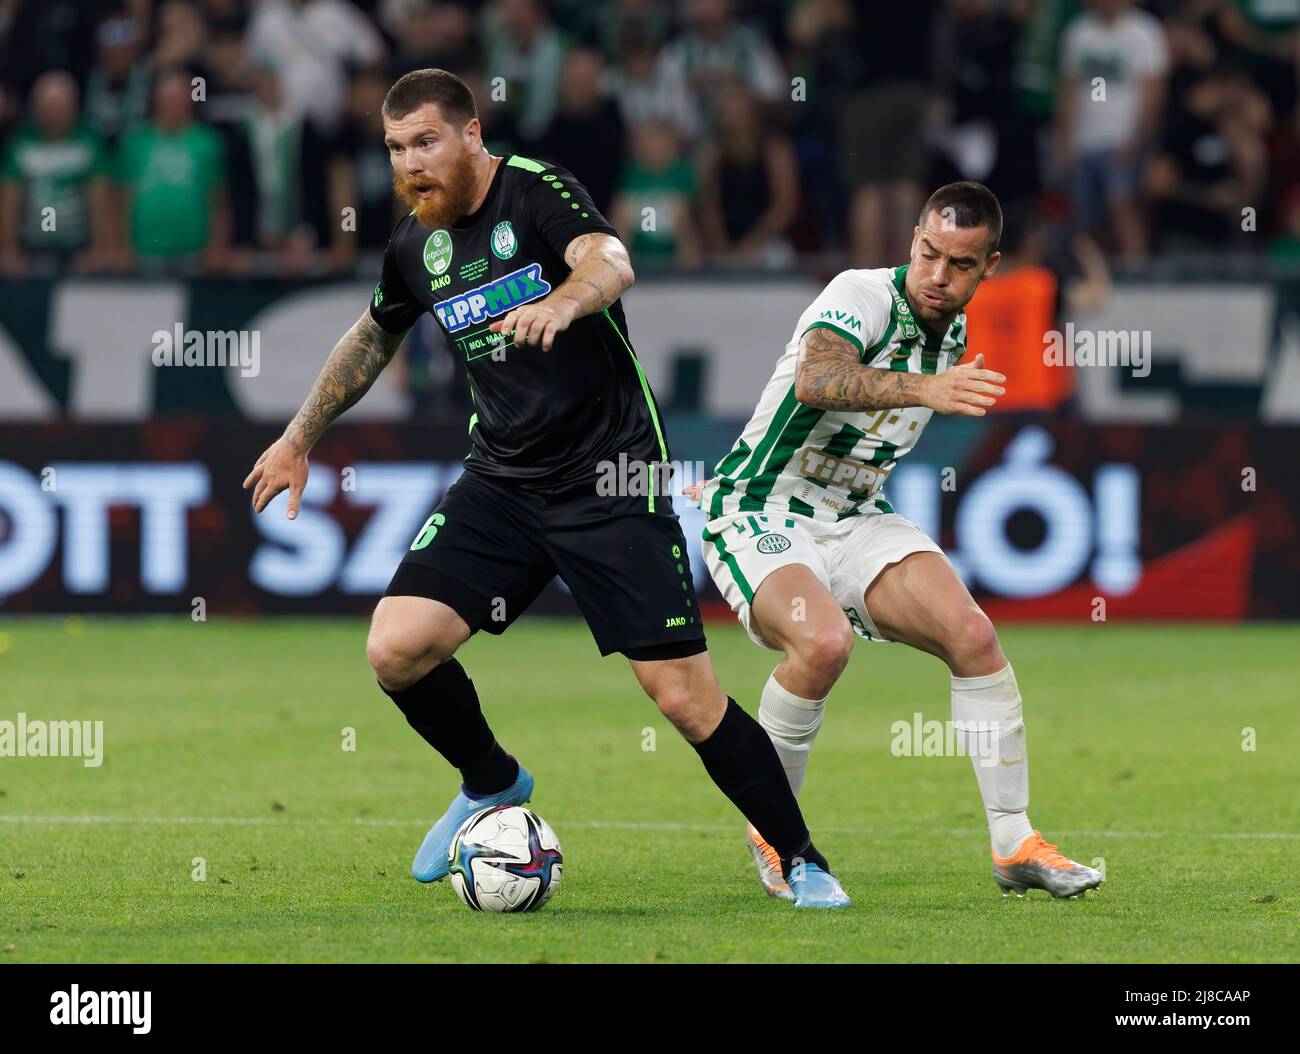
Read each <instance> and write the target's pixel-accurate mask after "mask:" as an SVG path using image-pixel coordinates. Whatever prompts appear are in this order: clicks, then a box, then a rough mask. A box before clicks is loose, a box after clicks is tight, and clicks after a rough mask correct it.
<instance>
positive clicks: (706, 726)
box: [652, 684, 717, 742]
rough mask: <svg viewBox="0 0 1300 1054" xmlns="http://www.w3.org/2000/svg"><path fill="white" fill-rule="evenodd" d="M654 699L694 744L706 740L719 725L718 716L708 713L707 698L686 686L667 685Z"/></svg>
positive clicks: (667, 716)
mask: <svg viewBox="0 0 1300 1054" xmlns="http://www.w3.org/2000/svg"><path fill="white" fill-rule="evenodd" d="M652 698H653V699H654V701H655V706H657V707H658V708H659V712H660V713H661V714H663V715H664V717H666V718H667V719H668V720H669V721H670V722H671V723H672V725H673V727H674V728H676V729H677V730H678V731H679V732H681V733H682V735H684V736H685V737H686V738H687V739H688V740H691V741H692V742H696V741H698V740H700V739H703V738H705V737H706V736H707V735H708V733H709V732H710V731H711V730H712V729H713V728H714V727H715V726H716V725H717V715H716V714H711V713H709V712H708V707H707V706H706V705H705V702H706V700H705V698H704V697H703V696H702V695H700V694H699V693H697V692H691V691H689V690H688V689H687V687H686V686H685V685H681V684H675V685H665V686H663V687H661V688H659V689H657V690H656V691H655V692H654V694H653V696H652Z"/></svg>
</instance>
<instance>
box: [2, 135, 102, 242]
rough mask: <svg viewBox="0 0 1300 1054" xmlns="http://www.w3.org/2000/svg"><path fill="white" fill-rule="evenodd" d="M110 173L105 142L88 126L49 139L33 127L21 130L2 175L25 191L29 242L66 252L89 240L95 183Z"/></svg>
mask: <svg viewBox="0 0 1300 1054" xmlns="http://www.w3.org/2000/svg"><path fill="white" fill-rule="evenodd" d="M105 174H106V161H105V157H104V144H103V143H102V141H101V140H100V139H99V137H98V136H96V135H95V134H94V133H93V132H91V131H89V130H88V129H85V128H77V129H74V130H73V131H72V132H70V133H69V134H68V135H66V136H63V137H62V138H60V139H47V138H45V137H44V136H43V135H42V134H41V133H40V131H39V130H38V129H36V128H33V127H25V128H22V129H20V130H19V131H18V132H16V133H15V134H14V137H13V139H12V140H11V141H10V143H9V149H8V150H6V151H5V153H4V159H3V162H0V179H3V180H4V182H6V183H16V184H18V186H19V187H20V188H21V190H22V201H21V204H20V205H19V221H18V227H19V238H20V240H21V242H22V244H23V246H24V247H25V248H27V249H30V250H33V251H40V250H43V249H54V250H66V249H79V248H81V247H83V246H85V245H86V244H87V243H89V241H90V182H91V180H94V179H97V178H100V177H102V176H104V175H105ZM47 210H53V211H47Z"/></svg>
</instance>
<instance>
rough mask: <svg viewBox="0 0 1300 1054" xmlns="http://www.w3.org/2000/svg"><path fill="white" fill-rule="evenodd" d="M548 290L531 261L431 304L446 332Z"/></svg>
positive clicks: (540, 271) (533, 298)
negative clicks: (506, 273)
mask: <svg viewBox="0 0 1300 1054" xmlns="http://www.w3.org/2000/svg"><path fill="white" fill-rule="evenodd" d="M550 291H551V284H550V283H549V282H548V281H547V280H546V279H545V278H543V277H542V265H541V264H538V263H530V264H526V265H525V266H523V267H521V268H519V270H517V271H511V272H510V274H508V275H505V276H503V277H501V278H494V279H493V280H492V281H490V282H485V283H483V285H479V286H475V287H474V288H473V289H470V290H468V291H467V292H464V293H457V294H456V295H455V296H453V297H449V298H448V299H446V300H441V301H439V302H438V303H436V304H434V305H433V311H434V314H436V315H437V316H438V321H439V322H441V323H442V324H443V326H445V327H446V329H447V332H448V333H457V332H459V331H460V330H462V329H464V328H465V327H466V326H472V325H475V324H476V323H479V322H486V321H487V320H488V319H489V318H492V317H494V316H495V315H504V314H505V313H506V312H507V311H510V310H511V309H513V308H516V307H518V306H519V305H520V304H527V303H528V302H529V301H531V300H538V299H540V298H541V297H544V296H545V295H546V294H547V293H549V292H550Z"/></svg>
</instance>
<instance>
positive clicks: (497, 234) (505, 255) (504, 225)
mask: <svg viewBox="0 0 1300 1054" xmlns="http://www.w3.org/2000/svg"><path fill="white" fill-rule="evenodd" d="M518 244H519V243H518V242H517V241H516V240H515V229H514V227H512V226H511V225H510V221H509V220H502V221H501V222H500V223H498V224H497V225H496V226H495V227H493V228H492V254H493V255H494V256H495V257H496V258H497V259H498V260H509V259H510V257H512V256H514V254H515V249H516V248H517V247H518Z"/></svg>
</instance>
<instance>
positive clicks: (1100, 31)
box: [1056, 0, 1169, 258]
mask: <svg viewBox="0 0 1300 1054" xmlns="http://www.w3.org/2000/svg"><path fill="white" fill-rule="evenodd" d="M1088 8H1089V10H1088V11H1086V12H1084V13H1083V14H1080V15H1078V16H1077V17H1076V18H1074V19H1073V20H1072V21H1071V22H1070V24H1069V25H1068V26H1066V29H1065V33H1064V34H1063V36H1062V40H1061V87H1060V92H1059V93H1058V97H1057V114H1056V124H1057V127H1056V131H1057V147H1058V150H1059V153H1060V161H1061V168H1062V172H1063V174H1064V175H1065V176H1066V177H1067V178H1068V180H1069V191H1070V198H1071V203H1072V205H1073V207H1074V211H1075V215H1076V218H1077V219H1078V221H1079V222H1080V224H1081V225H1082V226H1083V227H1084V228H1085V229H1087V230H1089V231H1092V232H1094V233H1096V234H1098V235H1099V236H1100V237H1102V238H1103V239H1104V241H1105V242H1108V243H1110V244H1111V245H1112V246H1113V247H1114V248H1115V249H1116V250H1117V251H1118V252H1119V253H1121V254H1122V255H1123V256H1126V257H1129V258H1140V257H1142V256H1145V255H1146V252H1147V246H1148V234H1147V229H1146V223H1145V218H1144V216H1143V215H1142V210H1141V208H1140V207H1139V196H1138V195H1139V188H1140V186H1141V177H1142V167H1143V163H1144V160H1145V157H1144V154H1145V151H1146V150H1147V148H1148V146H1149V144H1151V143H1152V142H1153V141H1154V139H1155V136H1156V133H1157V130H1158V124H1159V119H1160V112H1161V108H1162V106H1163V104H1164V96H1165V87H1166V82H1167V80H1168V70H1169V53H1168V48H1167V46H1166V43H1165V36H1164V30H1163V29H1162V28H1161V25H1160V22H1159V21H1158V20H1157V19H1156V18H1154V17H1153V16H1151V15H1149V14H1147V13H1146V12H1145V11H1141V10H1137V9H1135V8H1134V7H1133V4H1132V2H1131V0H1089V4H1088Z"/></svg>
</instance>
